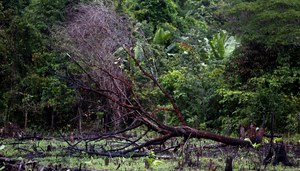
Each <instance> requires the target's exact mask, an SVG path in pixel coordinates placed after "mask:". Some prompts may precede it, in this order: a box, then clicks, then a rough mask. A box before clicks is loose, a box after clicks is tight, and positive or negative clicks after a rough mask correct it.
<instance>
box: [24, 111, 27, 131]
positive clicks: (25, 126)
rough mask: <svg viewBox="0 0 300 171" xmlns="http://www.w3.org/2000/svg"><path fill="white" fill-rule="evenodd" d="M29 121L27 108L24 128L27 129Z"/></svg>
mask: <svg viewBox="0 0 300 171" xmlns="http://www.w3.org/2000/svg"><path fill="white" fill-rule="evenodd" d="M27 123H28V111H27V110H25V118H24V129H25V130H26V129H27Z"/></svg>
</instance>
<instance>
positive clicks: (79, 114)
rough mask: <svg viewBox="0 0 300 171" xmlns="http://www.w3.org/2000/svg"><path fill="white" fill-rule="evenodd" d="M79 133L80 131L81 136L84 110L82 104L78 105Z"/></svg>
mask: <svg viewBox="0 0 300 171" xmlns="http://www.w3.org/2000/svg"><path fill="white" fill-rule="evenodd" d="M78 131H79V134H80V135H81V132H82V109H81V104H79V105H78Z"/></svg>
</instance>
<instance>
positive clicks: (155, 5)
mask: <svg viewBox="0 0 300 171" xmlns="http://www.w3.org/2000/svg"><path fill="white" fill-rule="evenodd" d="M126 4H128V6H129V11H131V12H132V13H133V16H134V17H135V18H136V19H137V20H138V21H144V20H146V21H147V22H150V23H153V24H154V26H157V25H159V24H161V23H172V22H173V21H175V17H176V15H177V6H176V4H175V3H174V2H173V0H147V1H146V0H127V1H126Z"/></svg>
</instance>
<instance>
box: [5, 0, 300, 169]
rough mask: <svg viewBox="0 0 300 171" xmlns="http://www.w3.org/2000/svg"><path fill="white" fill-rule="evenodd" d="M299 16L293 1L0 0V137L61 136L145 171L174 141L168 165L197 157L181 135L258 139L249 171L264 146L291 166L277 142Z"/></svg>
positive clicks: (292, 76)
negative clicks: (139, 162) (135, 160)
mask: <svg viewBox="0 0 300 171" xmlns="http://www.w3.org/2000/svg"><path fill="white" fill-rule="evenodd" d="M299 18H300V1H299V0H186V1H182V0H114V1H112V0H1V1H0V58H1V61H0V80H1V81H0V87H1V88H0V94H1V96H0V137H18V136H19V137H18V138H19V140H21V139H25V138H26V135H29V134H30V133H34V136H33V139H34V140H36V139H38V138H39V136H37V135H41V134H43V135H49V134H50V135H60V136H61V137H64V136H65V134H68V135H70V136H69V138H68V140H67V139H66V138H62V139H63V141H65V142H66V143H67V144H68V145H69V147H68V148H63V150H73V151H72V154H73V153H80V154H83V151H84V154H92V155H100V156H109V157H126V158H131V157H141V156H143V157H145V156H147V157H148V158H147V161H148V164H147V162H146V163H145V168H146V169H148V168H149V167H151V166H149V163H150V164H152V165H155V162H154V161H156V160H154V159H155V157H153V156H155V155H156V154H159V153H162V152H165V151H167V152H168V151H170V149H174V151H175V152H176V151H177V150H178V148H181V147H182V151H181V153H182V156H183V157H182V158H183V159H182V160H184V162H183V164H181V163H180V161H179V162H178V165H179V166H178V167H180V168H184V166H183V165H184V164H186V163H191V162H190V161H191V158H189V155H185V154H188V153H191V154H192V153H195V156H196V158H197V162H198V160H199V156H200V152H199V153H198V151H195V150H192V149H193V148H192V147H194V146H196V145H198V144H197V143H198V142H197V143H194V142H193V143H194V144H191V146H190V147H189V148H188V147H187V148H183V147H186V146H188V145H186V144H187V141H188V140H189V139H190V138H196V139H202V138H204V139H210V140H214V141H217V142H221V143H224V144H227V145H232V146H242V147H252V149H253V148H254V149H257V148H258V147H257V146H258V144H259V145H261V144H260V143H262V142H263V140H262V137H263V136H266V137H271V139H270V141H268V142H266V144H270V145H269V146H265V148H264V149H263V150H262V151H263V152H268V151H269V153H267V155H266V156H264V158H265V159H264V160H263V159H261V160H260V161H259V162H260V163H259V164H254V165H255V170H259V168H258V166H259V167H260V166H261V165H262V163H263V164H264V165H265V167H266V165H267V164H269V163H270V161H269V160H271V159H272V156H273V154H274V153H275V162H273V164H278V162H282V163H283V165H286V166H291V165H293V164H292V163H291V162H289V161H288V160H287V159H286V158H287V155H286V151H285V148H283V145H282V144H278V141H281V139H280V136H281V135H284V136H290V135H292V136H293V135H295V137H296V136H297V135H296V134H297V133H300V61H299V54H300V19H299ZM261 128H262V129H261ZM247 129H248V130H247ZM132 130H139V131H141V132H143V131H144V133H140V134H139V133H136V132H134V133H133V132H130V131H132ZM238 130H239V131H238ZM151 131H152V132H151ZM245 131H246V132H247V133H245ZM87 132H89V133H91V132H93V133H95V132H96V133H95V134H97V135H98V138H95V137H93V138H91V137H85V136H84V135H86V134H84V133H87ZM149 132H151V133H149ZM121 133H122V136H117V135H119V134H121ZM126 133H127V134H126ZM99 134H100V135H99ZM149 134H150V135H149ZM93 136H95V135H93ZM238 136H239V138H231V137H238ZM245 136H246V137H245ZM74 137H75V138H74ZM127 137H129V138H127ZM153 137H154V138H153ZM275 137H277V139H276V138H275ZM27 138H28V136H27ZM109 138H110V139H109ZM130 138H132V139H133V140H132V139H130ZM172 138H182V139H183V140H182V142H181V143H180V142H179V141H178V140H176V141H175V140H174V139H172ZM247 138H248V140H247ZM249 138H250V139H249ZM40 139H44V138H40ZM75 139H76V140H77V141H78V143H77V144H80V143H81V142H85V145H78V146H76V145H77V144H75V145H74V141H75ZM96 139H97V140H99V139H100V140H105V143H104V144H105V145H101V148H100V147H99V149H96V148H95V146H96V145H97V144H96V145H95V144H94V145H90V146H89V143H90V142H92V141H95V140H96ZM112 139H113V140H114V141H112V143H119V142H117V141H115V139H118V140H120V141H125V142H126V143H127V144H126V143H123V146H122V147H120V148H117V147H119V146H120V144H118V145H119V146H118V145H115V146H112V145H110V144H109V143H108V141H111V140H112ZM279 139H280V140H279ZM169 140H171V141H169ZM275 140H276V141H275ZM298 141H299V139H298ZM175 142H176V143H175ZM30 143H31V142H30ZM72 143H73V145H72ZM165 143H167V146H168V145H169V146H170V147H169V148H168V147H162V146H165ZM173 143H174V144H176V145H174V144H173ZM273 143H274V144H276V145H273ZM298 143H299V142H298ZM7 144H9V143H7ZM7 144H5V145H6V146H7ZM155 145H160V149H159V150H157V149H155V148H152V146H155ZM106 146H109V147H110V148H112V149H110V150H107V149H108V147H106ZM32 147H35V148H34V151H33V152H32V153H34V152H36V153H35V154H38V153H37V152H39V154H40V153H43V154H45V155H46V151H47V152H48V151H51V149H52V148H54V146H53V145H48V146H45V147H43V148H44V149H42V152H41V151H39V150H38V149H37V148H36V146H33V145H32ZM83 147H85V150H83V149H82V148H83ZM104 147H105V148H104ZM113 147H115V148H113ZM4 148H6V147H5V146H3V145H2V143H0V152H1V150H3V149H4ZM30 148H31V147H30ZM56 148H57V149H58V147H56ZM146 148H148V151H147V150H145V149H146ZM162 148H163V150H162ZM45 149H46V150H45ZM184 149H186V150H184ZM195 149H197V148H195ZM267 149H269V150H267ZM18 150H20V148H19V149H18ZM21 150H22V149H21ZM188 150H190V151H188ZM197 150H198V149H197ZM227 150H228V149H227ZM229 150H232V149H229ZM272 150H273V151H272ZM23 151H24V149H23ZM25 151H26V150H25ZM27 151H29V150H27ZM237 151H238V150H237ZM250 151H251V150H250ZM295 151H297V150H295ZM299 151H300V147H299ZM225 152H226V151H225ZM225 152H224V153H225ZM252 152H253V151H252ZM6 153H7V152H6ZM32 153H31V154H32ZM238 153H239V152H236V154H238ZM271 153H272V154H271ZM70 154H71V153H68V155H70ZM172 154H173V153H172ZM211 154H213V152H212V153H211ZM222 154H223V152H222ZM247 154H249V152H247ZM253 154H257V155H258V156H260V157H261V158H262V156H263V155H261V154H260V153H259V150H254V152H253ZM297 154H298V153H295V155H296V156H297ZM6 155H7V154H6ZM201 155H202V151H201ZM299 155H300V152H299ZM7 156H9V155H7ZM12 156H13V155H12ZM151 156H152V158H151ZM179 156H180V155H179ZM208 156H209V155H208ZM278 156H280V157H278ZM1 157H2V154H1V153H0V162H1V163H4V162H7V161H8V160H9V161H10V159H6V158H5V161H2V158H1ZM35 157H36V156H35ZM240 158H241V160H242V159H243V157H242V156H240ZM253 158H256V157H250V159H251V160H252V159H253ZM296 158H297V157H296ZM92 159H93V158H92ZM92 159H91V160H92ZM150 159H151V162H149V160H150ZM152 159H153V160H152ZM227 159H228V160H227ZM227 159H226V168H227V167H230V168H231V170H232V166H231V163H232V157H229V158H227ZM237 159H238V157H235V160H237ZM122 160H123V159H122ZM12 162H19V161H12ZM89 162H90V161H89ZM107 162H109V161H108V160H105V163H106V164H107V165H108V163H107ZM118 162H119V161H118ZM197 162H196V163H197ZM211 162H212V161H211V160H210V163H211ZM19 163H20V162H19ZM208 163H209V162H208ZM254 163H255V162H254ZM106 164H105V165H106ZM22 165H23V164H22V163H21V164H20V168H21V166H22ZM188 165H189V164H188ZM190 165H191V166H192V164H190ZM194 165H195V164H194ZM198 165H199V163H198ZM198 165H197V167H198ZM211 165H212V164H211ZM298 165H299V164H298ZM22 167H23V166H22ZM24 167H25V166H24ZM80 167H81V164H80ZM113 167H115V166H113ZM119 167H120V164H119V166H118V168H119ZM208 167H209V168H210V169H209V170H216V169H213V168H212V166H208ZM240 167H241V166H240ZM249 167H250V166H249ZM251 167H252V166H251ZM5 168H6V167H5ZM49 168H50V170H51V167H50V166H49ZM43 169H44V167H43V168H42V170H43ZM0 170H2V165H1V164H0ZM24 170H26V169H24ZM54 170H55V169H54ZM125 170H126V169H125ZM229 170H230V169H229Z"/></svg>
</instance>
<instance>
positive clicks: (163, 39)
mask: <svg viewBox="0 0 300 171" xmlns="http://www.w3.org/2000/svg"><path fill="white" fill-rule="evenodd" d="M171 36H172V34H171V32H170V31H165V30H164V29H163V28H159V29H157V30H156V32H155V34H154V38H153V43H155V44H160V45H164V44H165V43H167V41H168V40H170V38H171Z"/></svg>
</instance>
